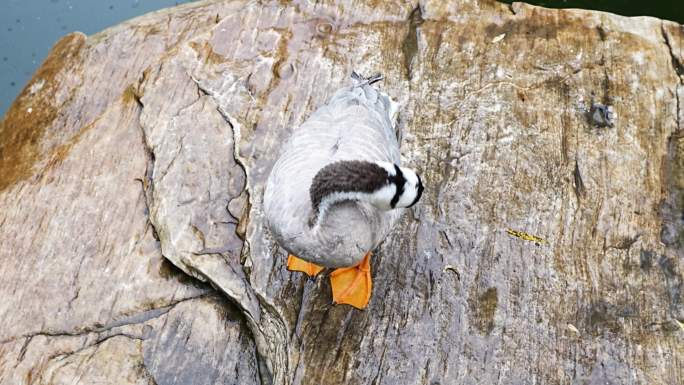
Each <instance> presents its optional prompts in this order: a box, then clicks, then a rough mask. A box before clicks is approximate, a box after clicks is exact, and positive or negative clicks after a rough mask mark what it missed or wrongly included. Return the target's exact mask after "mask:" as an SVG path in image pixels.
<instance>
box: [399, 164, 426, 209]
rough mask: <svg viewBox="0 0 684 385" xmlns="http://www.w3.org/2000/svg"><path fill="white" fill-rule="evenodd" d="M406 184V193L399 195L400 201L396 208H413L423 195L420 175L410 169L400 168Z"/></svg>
mask: <svg viewBox="0 0 684 385" xmlns="http://www.w3.org/2000/svg"><path fill="white" fill-rule="evenodd" d="M400 169H401V172H402V174H403V175H404V179H406V183H405V184H404V191H403V192H402V193H401V195H399V201H398V202H397V205H396V206H395V207H411V206H413V205H414V204H415V203H416V202H418V200H419V199H420V196H421V195H422V194H423V183H422V182H421V180H420V177H419V176H418V174H416V173H415V171H413V170H411V169H410V168H404V167H400Z"/></svg>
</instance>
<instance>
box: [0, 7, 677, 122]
mask: <svg viewBox="0 0 684 385" xmlns="http://www.w3.org/2000/svg"><path fill="white" fill-rule="evenodd" d="M190 1H192V0H0V4H1V5H0V10H1V11H0V116H2V115H4V113H5V111H6V110H7V107H9V104H10V103H11V102H12V100H14V98H15V97H16V95H17V94H18V93H19V91H21V89H22V88H23V86H24V84H26V82H27V81H28V80H29V79H30V78H31V74H33V72H34V71H35V70H36V68H37V67H38V65H40V63H41V62H42V61H43V59H44V58H45V55H46V54H47V53H48V51H49V49H50V47H51V46H52V45H53V44H54V43H55V42H56V41H57V40H58V39H59V38H60V37H62V36H63V35H65V34H67V33H69V32H72V31H81V32H84V33H86V34H93V33H95V32H98V31H101V30H103V29H105V28H107V27H109V26H111V25H114V24H118V23H119V22H121V21H123V20H126V19H129V18H131V17H134V16H137V15H141V14H144V13H147V12H150V11H153V10H156V9H160V8H165V7H170V6H173V5H177V4H180V3H187V2H190ZM504 2H510V1H504ZM530 3H532V4H536V5H542V6H545V7H555V8H585V9H597V10H602V11H609V12H613V13H618V14H621V15H626V16H641V15H648V16H656V17H660V18H663V19H668V20H674V21H678V22H680V23H684V0H651V1H636V0H554V1H530Z"/></svg>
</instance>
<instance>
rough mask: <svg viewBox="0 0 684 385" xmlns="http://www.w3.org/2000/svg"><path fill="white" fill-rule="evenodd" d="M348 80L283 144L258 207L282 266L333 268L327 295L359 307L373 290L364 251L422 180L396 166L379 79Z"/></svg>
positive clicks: (389, 107) (312, 270)
mask: <svg viewBox="0 0 684 385" xmlns="http://www.w3.org/2000/svg"><path fill="white" fill-rule="evenodd" d="M352 79H353V83H354V84H353V85H352V86H349V87H344V88H341V89H340V90H338V91H337V92H336V93H335V94H334V95H333V96H332V98H331V99H330V100H329V101H328V103H327V104H325V105H324V106H322V107H320V108H318V109H317V110H316V111H315V112H314V113H312V114H311V116H310V117H309V118H308V120H306V121H305V122H304V123H303V124H302V125H301V126H300V127H299V128H297V129H295V130H294V132H293V133H292V135H291V137H290V138H289V140H288V141H287V142H286V143H285V144H284V146H283V147H282V149H281V153H280V157H279V159H278V160H277V161H276V163H275V165H274V166H273V169H272V170H271V174H270V176H269V178H268V181H267V184H266V189H265V192H264V212H265V214H266V219H267V223H268V226H269V228H270V230H271V233H272V234H273V236H274V237H275V239H276V241H277V242H278V243H279V244H280V246H281V247H283V248H284V249H285V250H287V251H288V252H289V253H290V256H289V257H288V269H289V270H293V271H302V272H305V273H307V274H309V275H316V274H318V273H319V272H320V271H321V270H322V269H323V267H331V268H337V269H336V270H335V271H333V272H332V273H331V274H330V279H331V284H332V290H333V300H334V301H335V302H336V303H346V304H350V305H352V306H354V307H357V308H361V309H362V308H365V307H366V305H367V304H368V301H369V299H370V293H371V288H372V283H371V276H370V262H369V257H370V254H371V251H372V250H373V249H374V248H376V247H377V246H378V245H379V244H380V243H381V242H382V241H383V239H385V237H386V236H387V234H388V233H389V232H390V230H391V229H392V227H393V226H394V225H395V223H396V222H397V220H398V219H399V218H400V217H401V215H402V213H403V212H404V209H405V208H407V207H411V206H413V205H414V204H416V202H418V200H419V199H420V197H421V194H422V192H423V184H422V183H421V180H420V177H419V176H418V175H417V174H416V173H415V172H414V171H413V170H411V169H409V168H405V167H401V158H400V153H399V142H398V140H397V136H396V133H395V132H396V131H395V127H394V122H395V121H396V113H397V110H398V108H397V104H396V103H395V102H393V101H392V100H391V99H390V97H389V96H388V95H386V94H385V93H383V92H381V91H379V90H377V89H375V88H374V87H373V83H375V82H377V81H379V80H381V79H382V77H381V76H380V75H376V76H372V77H370V78H363V77H361V76H359V75H358V74H356V73H352Z"/></svg>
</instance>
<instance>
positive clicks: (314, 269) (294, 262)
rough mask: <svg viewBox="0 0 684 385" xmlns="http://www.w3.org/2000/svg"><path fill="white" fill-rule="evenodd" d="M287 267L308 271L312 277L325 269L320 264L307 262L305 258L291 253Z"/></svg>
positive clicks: (293, 269)
mask: <svg viewBox="0 0 684 385" xmlns="http://www.w3.org/2000/svg"><path fill="white" fill-rule="evenodd" d="M287 269H288V270H290V271H301V272H302V273H306V275H308V276H310V277H315V276H316V275H317V274H318V273H320V272H321V270H323V267H322V266H318V265H316V264H315V263H311V262H307V261H305V260H303V259H299V258H297V257H295V256H294V255H292V254H290V255H288V256H287Z"/></svg>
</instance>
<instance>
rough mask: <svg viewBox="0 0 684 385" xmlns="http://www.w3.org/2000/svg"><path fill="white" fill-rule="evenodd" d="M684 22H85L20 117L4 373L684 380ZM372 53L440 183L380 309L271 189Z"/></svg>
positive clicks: (400, 241)
mask: <svg viewBox="0 0 684 385" xmlns="http://www.w3.org/2000/svg"><path fill="white" fill-rule="evenodd" d="M683 37H684V32H683V31H682V27H681V26H679V25H677V24H674V23H670V22H663V21H660V20H657V19H653V18H624V17H619V16H615V15H610V14H605V13H599V12H588V11H581V10H562V11H558V10H547V9H543V8H537V7H532V6H528V5H525V4H520V3H516V4H513V5H512V6H508V5H504V4H498V3H493V2H490V1H486V0H480V1H477V0H470V1H469V0H456V1H452V2H449V3H443V2H440V1H428V2H421V3H420V4H416V3H412V4H408V3H404V2H398V1H397V2H392V1H381V2H372V3H371V2H369V3H364V2H356V1H344V2H342V3H338V4H328V3H326V2H324V3H323V4H320V3H316V4H309V3H308V2H304V3H295V4H289V5H288V4H281V3H279V2H273V3H270V2H266V3H263V4H258V3H255V2H248V1H234V2H227V1H207V2H200V3H196V4H192V5H189V6H182V7H178V8H175V9H171V10H167V11H162V12H159V13H154V14H150V15H147V16H144V17H142V18H138V19H134V20H132V21H130V22H128V23H125V24H123V25H121V26H117V27H115V28H113V29H110V30H107V31H104V32H102V33H100V34H97V35H94V36H92V37H88V38H86V37H85V36H83V35H80V34H73V35H70V36H67V37H65V38H64V39H63V40H62V41H60V42H59V43H58V44H57V45H56V46H55V48H54V49H53V52H52V53H51V55H50V57H49V58H48V60H47V61H46V63H45V64H44V65H43V67H42V68H41V69H40V70H39V71H38V72H37V73H36V75H35V77H34V79H33V80H32V81H31V82H30V83H29V84H28V85H27V87H26V88H25V90H24V92H23V93H22V94H21V95H20V96H19V98H18V99H17V100H16V101H15V103H14V105H13V106H12V108H11V109H10V110H9V111H8V114H7V116H6V117H5V119H4V120H3V121H2V123H1V125H0V138H1V140H0V166H2V170H3V173H2V176H1V177H0V207H2V211H0V227H1V228H2V231H1V232H0V242H1V244H2V246H3V247H2V248H1V249H0V260H1V261H3V263H2V264H1V265H0V276H2V277H3V279H2V281H0V296H2V298H4V300H3V301H2V302H0V320H2V321H1V322H2V324H1V326H2V327H0V382H2V383H8V384H15V383H41V384H51V383H72V382H74V381H76V380H79V379H80V381H81V383H97V382H103V383H109V382H112V383H136V384H137V383H155V382H156V383H157V384H181V383H190V382H194V383H216V384H218V383H221V384H223V383H236V384H237V383H239V384H251V383H257V382H258V383H271V382H272V383H275V384H382V383H386V384H430V385H432V384H451V383H458V384H479V383H522V384H532V383H551V384H599V383H614V384H626V383H628V384H679V383H683V382H684V377H683V374H682V373H684V326H683V325H682V322H684V304H683V302H682V266H683V265H682V256H683V255H684V254H683V253H684V241H682V239H684V238H682V235H681V234H682V233H683V229H684V228H683V227H682V225H683V220H682V212H683V210H684V199H683V197H684V166H683V165H684V161H683V160H682V159H684V145H682V143H684V142H682V137H683V135H682V134H681V132H682V131H681V128H682V117H684V109H683V108H682V107H681V104H680V98H681V97H682V96H684V78H683V77H682V76H683V75H684V65H683V63H684V55H683V54H682V52H683V51H682V49H683V48H684V44H683V42H682V38H683ZM352 69H355V70H357V71H359V72H362V73H371V72H376V71H380V72H382V73H383V74H384V75H385V78H386V80H385V81H384V83H383V84H382V87H383V88H384V89H385V90H386V91H387V92H388V93H389V94H390V95H392V96H393V97H394V98H395V99H396V100H398V101H399V102H400V103H401V104H402V106H403V107H402V109H401V113H400V129H401V132H402V136H403V141H402V153H403V154H404V157H405V162H406V163H408V164H409V165H411V166H413V167H416V168H417V169H418V170H420V171H421V172H422V175H424V179H425V180H426V186H427V190H426V194H425V197H424V199H423V201H422V203H421V204H420V205H418V206H417V207H416V208H415V209H414V210H412V211H411V212H410V214H409V215H407V216H405V217H404V218H403V220H402V223H401V225H400V226H399V227H398V228H397V229H396V231H394V232H393V233H392V235H391V236H390V237H389V238H388V239H387V241H386V242H385V243H383V245H381V247H380V248H379V250H377V252H376V253H375V256H374V258H373V261H372V267H373V275H374V280H375V285H374V289H373V290H374V292H373V297H372V299H371V302H370V305H369V307H368V309H367V310H365V311H358V310H355V309H353V308H350V307H346V306H332V305H331V304H330V300H331V299H330V288H329V284H328V282H327V280H326V279H325V278H324V277H319V278H317V279H315V280H309V279H306V278H305V277H303V276H302V275H300V274H297V273H290V272H288V271H287V270H286V269H285V267H284V262H285V257H286V254H285V252H284V251H283V250H282V249H280V248H278V246H277V245H276V244H275V243H274V242H273V240H272V238H271V237H270V235H269V234H268V232H267V231H266V230H265V229H264V226H263V213H262V211H261V202H262V194H263V188H264V185H263V184H264V182H265V180H266V177H267V175H268V172H269V170H270V167H271V164H272V163H273V161H274V160H275V158H276V157H277V153H278V148H279V145H280V143H282V142H283V141H284V140H285V138H287V136H288V134H289V133H290V132H291V130H292V129H293V128H295V127H296V126H297V125H298V124H300V123H302V122H303V121H304V120H305V119H306V118H307V116H308V115H309V114H310V113H311V112H312V111H313V110H314V109H315V108H317V106H319V105H320V104H321V103H323V102H324V101H325V100H326V98H327V97H328V96H330V95H331V94H332V92H334V90H335V89H337V88H338V87H340V86H342V85H346V84H348V82H349V78H348V74H349V73H350V72H351V70H352ZM592 103H599V104H603V105H608V106H611V108H612V111H614V113H615V115H614V116H613V119H614V121H613V125H612V127H611V126H606V127H597V125H596V124H595V123H593V122H592V120H591V114H590V113H589V111H590V110H591V106H592ZM508 230H515V231H521V232H524V233H527V234H531V235H535V236H538V237H540V238H542V239H543V241H537V242H536V243H538V244H535V242H533V241H528V240H525V238H526V237H525V236H524V235H522V236H521V237H516V236H514V235H515V234H518V235H520V233H515V232H509V231H508ZM157 239H158V241H157ZM162 256H163V257H162ZM165 261H170V262H171V263H172V264H173V265H171V263H169V262H165ZM189 277H193V278H189ZM217 293H218V294H217ZM117 376H118V378H117Z"/></svg>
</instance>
